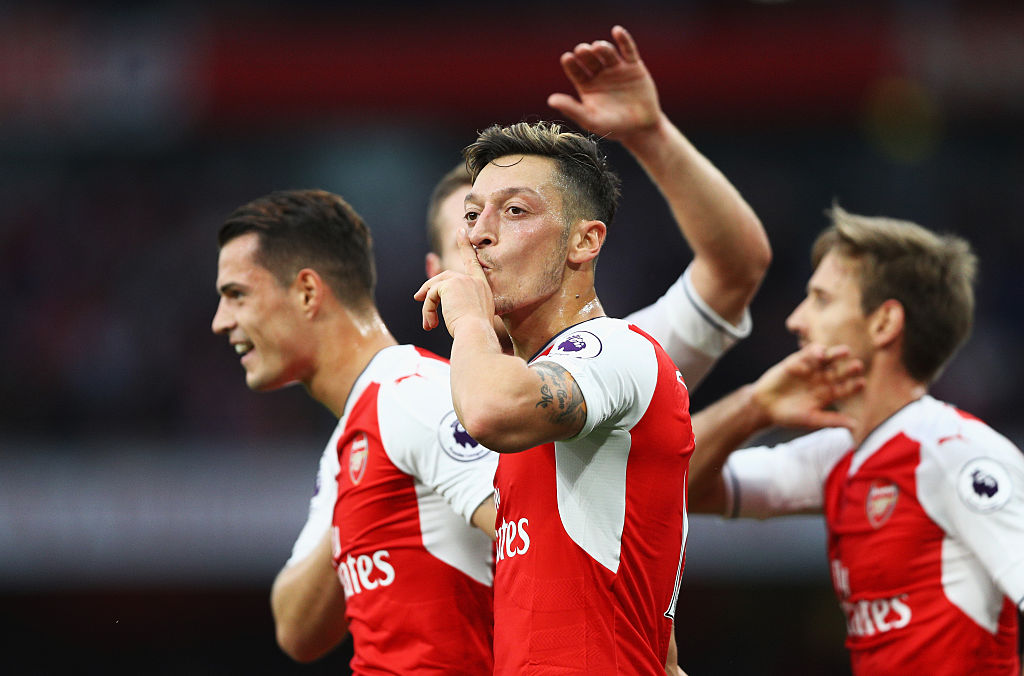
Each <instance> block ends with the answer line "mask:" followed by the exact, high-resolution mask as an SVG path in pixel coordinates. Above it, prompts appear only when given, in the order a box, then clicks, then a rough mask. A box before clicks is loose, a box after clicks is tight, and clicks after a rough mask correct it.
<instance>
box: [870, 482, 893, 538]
mask: <svg viewBox="0 0 1024 676" xmlns="http://www.w3.org/2000/svg"><path fill="white" fill-rule="evenodd" d="M899 497H900V489H899V488H897V487H896V484H894V483H893V482H891V481H882V480H881V479H876V480H875V481H873V482H871V488H869V489H868V499H867V501H866V504H865V509H866V511H867V514H868V523H870V524H871V527H872V528H881V527H882V526H883V525H884V524H885V522H886V521H888V520H889V517H890V516H892V513H893V510H895V509H896V501H897V499H899Z"/></svg>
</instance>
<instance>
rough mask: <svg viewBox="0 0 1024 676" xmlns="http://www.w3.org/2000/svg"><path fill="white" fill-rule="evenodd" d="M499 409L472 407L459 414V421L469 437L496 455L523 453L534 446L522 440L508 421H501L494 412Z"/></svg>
mask: <svg viewBox="0 0 1024 676" xmlns="http://www.w3.org/2000/svg"><path fill="white" fill-rule="evenodd" d="M501 410H502V409H500V408H490V407H487V406H486V405H485V406H472V407H469V410H467V411H460V412H459V420H460V421H461V422H462V426H463V427H464V428H465V429H466V432H467V433H468V434H469V436H471V437H473V439H474V440H475V441H476V442H477V443H478V444H480V445H481V446H485V447H487V448H489V449H490V450H492V451H495V452H496V453H515V452H517V451H524V450H526V449H527V448H530V447H532V446H533V445H534V444H530V443H528V442H525V441H524V440H523V439H522V435H521V431H522V430H521V429H517V426H510V425H509V421H508V419H503V418H502V416H501V415H497V414H495V411H501Z"/></svg>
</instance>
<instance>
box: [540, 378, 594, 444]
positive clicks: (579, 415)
mask: <svg viewBox="0 0 1024 676" xmlns="http://www.w3.org/2000/svg"><path fill="white" fill-rule="evenodd" d="M530 368H532V369H533V370H534V373H536V374H537V375H538V376H540V381H541V386H540V400H538V401H537V404H536V407H537V408H546V409H549V411H548V420H550V421H551V422H552V423H554V424H556V425H559V426H566V427H569V428H571V429H572V431H573V434H575V433H576V432H579V431H580V429H582V427H583V423H584V422H586V420H587V402H586V401H584V400H583V392H581V391H580V386H579V385H577V384H576V380H575V379H573V377H572V376H571V375H569V372H568V371H566V370H565V369H564V368H562V367H561V366H558V365H557V364H553V363H551V362H541V363H539V364H534V365H533V366H531V367H530Z"/></svg>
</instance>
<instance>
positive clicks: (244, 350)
mask: <svg viewBox="0 0 1024 676" xmlns="http://www.w3.org/2000/svg"><path fill="white" fill-rule="evenodd" d="M232 347H234V348H235V354H237V355H238V356H240V357H244V356H245V355H247V354H249V351H250V350H252V349H253V347H254V346H253V344H252V343H250V342H248V341H246V342H244V343H232Z"/></svg>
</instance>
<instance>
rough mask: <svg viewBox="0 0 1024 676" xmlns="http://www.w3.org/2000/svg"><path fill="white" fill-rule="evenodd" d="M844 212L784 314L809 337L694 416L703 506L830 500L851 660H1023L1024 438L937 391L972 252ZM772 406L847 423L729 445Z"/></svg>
mask: <svg viewBox="0 0 1024 676" xmlns="http://www.w3.org/2000/svg"><path fill="white" fill-rule="evenodd" d="M830 215H831V218H832V226H831V227H829V228H828V229H826V230H825V231H824V232H823V233H822V234H821V235H820V236H819V237H818V239H817V241H816V242H815V244H814V248H813V254H812V262H813V265H814V274H813V275H812V276H811V279H810V281H809V283H808V285H807V297H806V298H805V299H804V301H803V302H802V303H800V305H799V306H797V308H796V309H795V310H794V311H793V313H792V314H791V315H790V317H789V319H788V320H787V322H786V324H787V326H788V328H789V329H790V330H791V331H792V332H793V333H795V334H796V336H797V338H798V339H799V341H800V343H801V345H803V346H804V347H803V349H802V350H801V352H800V353H798V354H796V355H794V356H792V357H790V358H789V359H787V360H785V361H784V362H783V363H781V364H779V365H778V366H776V367H773V368H772V369H769V370H768V371H767V372H766V373H765V374H764V375H763V376H762V377H761V378H760V379H759V380H758V381H757V382H756V383H754V384H753V385H751V386H747V387H745V388H741V389H740V390H739V391H737V392H736V393H734V394H732V395H730V396H729V397H726V398H725V399H723V400H722V401H720V402H718V403H716V404H714V405H712V406H710V407H708V408H707V409H705V410H703V411H701V412H700V413H699V414H697V415H696V416H695V417H694V420H693V425H694V429H695V431H696V434H697V435H698V437H699V438H700V451H699V453H697V454H695V455H694V461H693V462H692V463H691V466H692V471H691V476H690V508H691V510H693V511H705V512H715V513H719V514H723V513H724V514H726V515H727V516H730V517H736V516H741V517H756V518H767V517H771V516H777V515H781V514H792V513H802V512H812V511H813V512H822V513H824V516H825V523H826V526H827V528H828V556H829V563H830V566H831V572H832V582H833V586H834V587H835V592H836V595H837V596H838V598H839V603H840V606H841V607H842V610H843V613H844V614H845V616H846V623H847V640H846V645H847V648H848V649H849V651H850V658H851V663H852V666H853V673H854V674H857V675H858V676H859V675H867V674H870V675H872V676H877V675H879V674H894V675H895V674H915V673H916V674H949V675H950V676H952V675H954V674H957V675H958V674H986V675H988V674H991V675H995V674H999V675H1000V676H1011V675H1012V676H1018V674H1019V673H1020V664H1019V659H1018V655H1017V647H1018V646H1017V633H1018V611H1019V610H1024V456H1022V455H1021V452H1020V450H1019V449H1017V448H1016V447H1015V446H1014V445H1013V444H1012V443H1010V441H1008V440H1007V439H1006V438H1004V437H1003V436H1001V435H1000V434H998V433H997V432H995V431H994V430H993V429H991V428H990V427H988V426H987V425H986V424H985V423H983V422H982V421H980V420H978V419H977V418H975V417H974V416H972V415H970V414H969V413H965V412H964V411H961V410H959V409H957V408H956V407H954V406H953V405H951V404H947V403H945V402H942V401H938V400H936V399H934V398H932V397H931V396H929V395H928V393H927V392H928V385H929V383H931V382H932V381H933V380H934V379H935V377H936V376H937V375H938V374H939V373H940V371H941V370H942V368H943V367H944V365H945V364H946V363H947V362H948V361H949V359H950V358H951V357H952V355H953V354H954V352H955V351H956V350H957V348H958V347H959V346H960V345H961V344H962V343H963V342H964V341H965V340H966V338H967V336H968V334H969V332H970V328H971V324H972V317H973V313H974V289H973V282H974V276H975V266H976V261H975V257H974V255H973V254H972V253H971V251H970V248H969V246H968V244H967V242H965V241H964V240H962V239H960V238H957V237H953V236H949V235H947V236H939V235H936V234H934V233H932V232H930V231H928V230H926V229H924V228H922V227H920V226H918V225H915V224H913V223H909V222H906V221H898V220H894V219H888V218H867V217H863V216H857V215H853V214H850V213H847V212H846V211H844V210H842V209H841V208H839V207H838V206H836V207H833V208H832V210H831V212H830ZM840 345H842V346H845V347H838V346H840ZM861 369H863V377H860V376H859V372H860V371H861ZM808 378H810V387H802V386H801V383H806V382H807V380H808ZM833 399H835V400H836V402H837V410H836V411H827V410H822V409H823V407H824V406H825V405H827V404H828V403H829V402H830V401H832V400H833ZM776 423H777V424H799V425H812V426H818V425H821V424H825V425H833V427H829V428H826V429H823V430H820V431H818V432H814V433H811V434H809V435H806V436H803V437H800V438H798V439H796V440H795V441H792V442H789V443H784V444H781V445H779V446H776V447H775V448H773V449H768V448H750V449H746V450H742V451H738V452H735V453H732V454H731V455H729V453H730V451H732V450H733V449H734V448H736V446H737V445H738V444H740V443H742V441H743V440H744V439H745V438H746V437H748V436H749V435H750V434H751V433H753V432H754V431H756V430H757V429H759V428H761V427H766V426H768V425H770V424H776ZM835 425H844V426H845V427H836V426H835ZM726 457H727V461H726ZM723 463H724V467H723Z"/></svg>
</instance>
